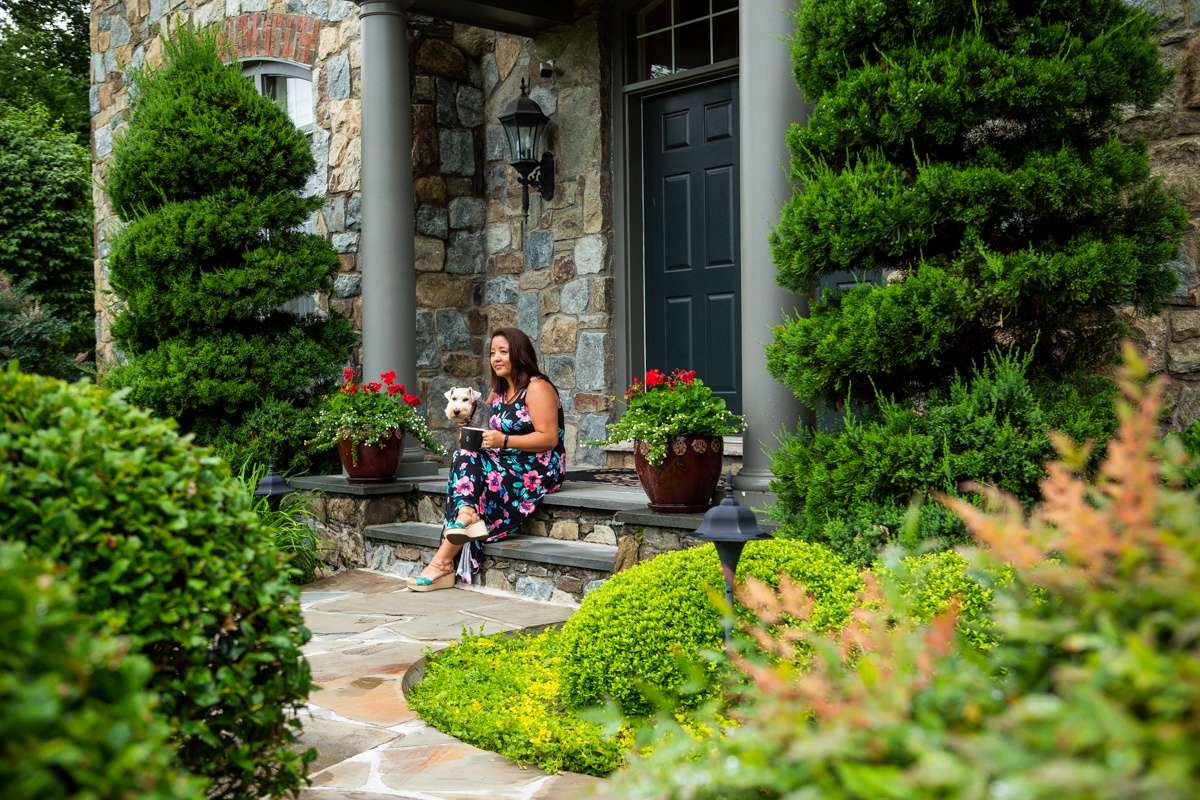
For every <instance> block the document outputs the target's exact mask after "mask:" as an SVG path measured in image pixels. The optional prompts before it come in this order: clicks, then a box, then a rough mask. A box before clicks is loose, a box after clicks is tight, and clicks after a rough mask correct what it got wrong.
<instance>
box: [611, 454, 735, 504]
mask: <svg viewBox="0 0 1200 800" xmlns="http://www.w3.org/2000/svg"><path fill="white" fill-rule="evenodd" d="M723 444H724V442H723V440H722V439H721V437H720V436H677V437H675V438H674V439H672V440H671V441H670V442H668V443H667V456H666V458H664V459H663V462H662V463H661V464H659V465H658V466H655V465H653V464H651V463H650V462H649V461H647V460H646V453H647V452H648V451H649V450H650V445H649V444H647V443H646V442H643V441H636V442H634V447H633V463H634V466H636V467H637V474H638V479H639V480H641V482H642V488H643V489H645V490H646V496H647V497H649V498H650V510H651V511H659V512H662V513H665V514H697V513H700V512H703V511H707V510H708V508H709V506H711V505H712V497H713V492H714V491H715V490H716V488H717V479H718V478H720V477H721V449H722V447H723Z"/></svg>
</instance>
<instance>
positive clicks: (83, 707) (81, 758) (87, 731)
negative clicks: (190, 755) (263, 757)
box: [0, 543, 203, 800]
mask: <svg viewBox="0 0 1200 800" xmlns="http://www.w3.org/2000/svg"><path fill="white" fill-rule="evenodd" d="M0 640H2V641H3V642H4V647H3V648H0V708H3V709H4V713H3V714H0V785H2V786H3V787H4V796H5V798H7V799H8V800H65V798H80V799H81V800H82V798H112V800H168V798H169V799H170V800H176V799H178V800H184V799H185V798H186V799H187V800H192V799H193V798H194V799H195V800H199V798H201V797H203V792H202V791H201V786H200V785H199V782H198V781H195V780H194V779H192V778H190V777H188V776H187V773H186V772H184V771H182V770H180V769H179V768H178V767H177V766H176V763H175V753H174V751H173V750H172V749H171V747H170V745H169V744H168V742H167V734H168V732H169V729H168V727H167V725H166V723H165V722H163V721H162V720H160V719H159V718H157V717H156V716H154V714H153V713H152V709H153V707H154V702H155V701H154V698H153V696H152V695H150V694H148V693H146V691H145V686H146V682H147V679H148V678H149V677H150V664H149V662H147V661H146V660H145V659H144V658H141V657H140V656H131V655H126V651H127V650H128V645H126V644H125V643H124V642H123V641H121V640H119V639H114V638H112V637H110V636H108V635H106V634H105V632H104V631H103V630H98V629H97V626H96V625H95V624H94V623H93V622H91V621H90V620H87V619H85V618H83V617H80V616H79V614H78V612H77V610H76V608H75V598H74V595H73V593H72V592H71V590H70V588H69V586H68V580H67V578H66V576H65V575H63V574H62V571H61V569H57V568H56V567H55V566H54V565H53V564H51V563H50V562H48V561H45V560H43V559H41V558H30V557H29V555H28V554H27V553H26V551H25V547H24V545H20V544H13V543H4V544H0Z"/></svg>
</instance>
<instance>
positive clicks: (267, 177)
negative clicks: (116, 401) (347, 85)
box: [105, 28, 357, 469]
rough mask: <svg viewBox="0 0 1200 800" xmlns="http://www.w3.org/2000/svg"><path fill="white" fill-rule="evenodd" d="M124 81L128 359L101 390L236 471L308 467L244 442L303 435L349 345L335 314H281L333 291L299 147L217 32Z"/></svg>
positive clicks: (115, 169)
mask: <svg viewBox="0 0 1200 800" xmlns="http://www.w3.org/2000/svg"><path fill="white" fill-rule="evenodd" d="M134 80H135V85H136V87H137V94H136V96H135V99H134V101H133V107H132V113H131V117H130V121H129V127H128V128H127V129H126V132H125V133H124V135H123V136H122V137H121V138H119V139H118V140H117V142H116V143H115V145H114V150H113V161H112V164H111V165H110V167H109V169H108V173H107V181H108V183H107V186H106V188H107V191H108V194H109V197H110V198H111V199H112V202H113V207H114V208H115V209H116V210H117V211H118V212H119V213H120V215H121V217H122V219H123V220H125V222H126V223H127V224H126V225H125V227H124V228H123V229H122V230H121V232H120V233H119V234H118V236H117V237H116V239H115V240H114V241H113V243H112V248H111V251H110V253H109V285H110V286H111V288H112V290H113V292H114V293H115V294H116V296H117V297H118V298H119V299H120V301H121V309H120V311H119V313H118V314H117V315H116V318H115V319H114V322H113V326H112V334H113V338H114V341H115V342H116V343H117V344H118V345H119V346H120V348H121V350H122V352H123V353H124V354H125V356H126V357H127V359H128V361H127V363H125V364H123V365H119V366H116V367H115V368H113V369H112V370H111V371H109V372H108V373H106V375H105V383H106V385H108V386H111V387H113V388H121V387H128V388H129V389H130V399H131V400H133V401H134V402H136V403H139V404H141V405H145V406H147V407H149V408H151V409H153V410H154V411H155V412H157V413H159V414H161V415H169V416H172V417H175V418H176V419H177V420H178V421H179V423H180V426H181V427H182V428H183V429H184V430H185V431H188V432H191V433H194V434H196V436H197V439H198V440H199V441H200V442H201V443H204V444H218V445H222V449H223V450H224V451H226V452H229V451H230V450H232V449H234V448H236V446H237V445H236V444H235V443H238V442H241V443H242V446H243V447H244V448H245V449H244V450H243V451H242V452H241V454H240V455H241V457H239V458H236V459H235V460H236V461H239V462H240V461H241V460H242V458H244V457H246V456H250V457H253V458H256V459H257V458H262V457H263V456H266V460H268V461H272V462H274V463H275V464H276V466H278V467H279V468H281V469H289V468H293V467H294V468H304V467H307V466H308V465H309V463H310V459H309V455H308V451H307V449H306V447H305V444H304V442H305V440H304V439H303V438H297V439H289V438H286V437H282V436H274V435H272V436H271V438H270V441H269V442H268V441H266V440H264V439H263V438H262V437H258V438H256V439H252V440H247V438H246V436H245V435H246V434H247V433H251V432H255V431H257V432H260V433H261V432H263V431H265V430H268V427H267V426H264V424H263V423H264V416H265V415H271V416H274V417H276V418H277V421H278V423H279V428H280V429H282V430H284V431H289V430H290V431H295V429H297V428H299V427H302V424H301V422H300V421H301V420H302V419H303V415H304V414H305V413H306V407H308V406H311V405H312V403H313V402H314V401H315V398H316V397H317V396H319V395H320V394H321V393H322V392H323V391H324V390H325V389H327V388H329V386H331V385H332V383H333V382H334V381H335V380H336V378H337V375H338V372H339V370H340V368H341V367H342V365H343V364H344V363H345V362H346V360H347V358H348V357H349V354H350V351H351V350H352V348H353V347H354V346H355V344H356V343H357V334H356V333H355V331H354V329H353V327H352V326H351V324H350V323H349V321H348V320H346V319H345V318H343V317H341V316H338V315H336V314H335V315H332V316H326V315H323V314H311V315H299V314H296V313H292V312H291V311H289V310H287V304H288V302H289V301H291V300H293V299H295V298H297V297H301V296H311V295H313V294H314V293H318V292H326V293H327V292H329V291H330V290H331V288H332V287H331V282H332V276H333V274H334V273H335V272H336V271H337V268H338V258H337V254H336V252H335V251H334V249H333V247H332V246H331V245H330V243H329V242H328V241H326V240H325V239H324V238H322V237H320V236H316V235H313V234H308V233H303V232H301V231H300V230H298V226H300V225H301V223H303V222H304V221H305V219H306V218H307V217H308V215H309V214H310V213H312V212H313V211H315V210H316V209H318V208H319V207H320V206H321V204H322V202H323V199H322V198H320V197H302V196H300V195H299V192H300V191H301V190H302V189H303V188H304V185H305V180H306V178H307V177H308V176H309V174H310V173H311V172H312V171H313V169H314V166H315V163H314V161H313V157H312V154H311V153H310V152H309V146H308V140H307V138H306V137H305V135H304V134H303V133H302V132H301V131H299V130H297V129H296V128H295V126H293V125H292V123H291V121H290V120H289V119H288V117H287V114H286V113H284V111H283V110H282V109H280V108H279V107H278V106H276V105H275V103H273V102H272V101H271V100H269V99H267V98H264V97H261V96H260V95H259V94H258V93H257V92H256V91H255V89H254V85H253V84H252V83H251V82H250V81H249V80H247V79H246V78H245V77H243V76H242V75H241V73H240V71H239V68H238V65H237V64H236V63H230V64H225V63H222V60H221V50H220V48H219V46H218V44H217V41H216V38H215V34H199V33H197V32H195V31H194V30H192V29H189V28H183V29H181V30H180V31H178V32H177V34H176V36H175V38H174V39H173V40H172V41H170V42H169V43H168V44H167V45H166V48H165V58H164V63H163V66H162V67H161V68H160V69H158V70H157V71H154V72H143V73H139V74H138V75H136V77H135V79H134ZM280 404H289V405H292V406H295V407H296V409H297V410H296V411H295V412H291V413H280V412H279V410H278V409H279V408H280ZM264 408H265V409H269V410H268V411H265V412H264V411H262V409H264ZM256 410H258V411H259V412H260V413H258V414H257V415H256ZM251 417H253V419H251Z"/></svg>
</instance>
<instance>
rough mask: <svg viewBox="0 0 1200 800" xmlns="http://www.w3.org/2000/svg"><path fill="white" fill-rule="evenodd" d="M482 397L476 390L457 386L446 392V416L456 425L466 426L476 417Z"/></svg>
mask: <svg viewBox="0 0 1200 800" xmlns="http://www.w3.org/2000/svg"><path fill="white" fill-rule="evenodd" d="M480 397H482V395H481V394H479V392H477V391H475V390H474V389H471V388H469V387H466V386H455V387H454V388H453V389H451V390H450V391H448V392H446V416H447V417H448V418H449V419H450V421H451V422H453V423H454V424H455V425H458V426H463V425H466V424H467V423H468V422H470V421H471V417H472V416H474V414H475V408H476V406H477V405H478V403H479V398H480Z"/></svg>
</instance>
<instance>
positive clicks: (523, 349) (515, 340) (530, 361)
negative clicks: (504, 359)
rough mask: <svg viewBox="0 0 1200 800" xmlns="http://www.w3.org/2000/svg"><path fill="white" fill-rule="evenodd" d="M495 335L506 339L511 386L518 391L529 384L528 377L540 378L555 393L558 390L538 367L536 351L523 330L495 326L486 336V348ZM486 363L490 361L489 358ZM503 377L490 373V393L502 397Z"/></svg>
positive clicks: (489, 345) (489, 346)
mask: <svg viewBox="0 0 1200 800" xmlns="http://www.w3.org/2000/svg"><path fill="white" fill-rule="evenodd" d="M497 336H503V337H504V338H505V339H507V340H508V359H509V362H510V363H511V364H512V378H513V380H512V383H513V388H515V389H516V390H517V392H518V393H520V392H521V390H523V389H524V388H525V387H526V386H528V385H529V379H530V378H541V379H542V380H544V381H546V383H548V384H550V386H551V387H552V388H553V389H554V391H555V393H557V392H558V387H557V386H555V385H554V381H552V380H550V379H549V378H547V377H546V374H545V373H544V372H542V371H541V370H540V369H538V363H537V351H536V350H534V349H533V342H531V341H530V340H529V337H528V336H526V335H525V331H523V330H521V329H520V328H497V329H496V330H494V331H492V335H491V336H490V337H489V338H488V348H489V349H490V348H491V342H492V339H495V338H496V337H497ZM488 363H489V364H490V363H491V360H490V359H489V361H488ZM504 388H505V387H504V379H503V378H500V377H498V376H496V375H494V374H493V375H492V394H493V395H494V396H496V397H501V398H502V397H504Z"/></svg>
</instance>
